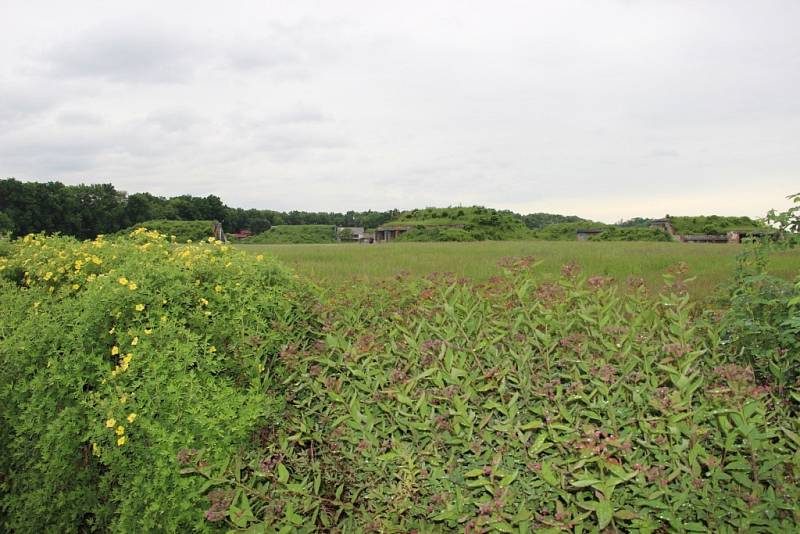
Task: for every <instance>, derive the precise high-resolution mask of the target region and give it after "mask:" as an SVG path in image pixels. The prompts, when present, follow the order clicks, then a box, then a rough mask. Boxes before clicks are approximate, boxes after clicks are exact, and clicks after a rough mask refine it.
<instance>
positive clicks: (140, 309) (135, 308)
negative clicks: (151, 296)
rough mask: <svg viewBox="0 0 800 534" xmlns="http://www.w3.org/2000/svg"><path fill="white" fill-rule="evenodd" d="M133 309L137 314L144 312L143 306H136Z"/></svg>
mask: <svg viewBox="0 0 800 534" xmlns="http://www.w3.org/2000/svg"><path fill="white" fill-rule="evenodd" d="M133 309H134V310H136V311H137V312H140V311H144V304H137V305H136V306H134V307H133Z"/></svg>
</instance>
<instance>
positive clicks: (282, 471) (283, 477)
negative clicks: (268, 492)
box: [278, 463, 289, 484]
mask: <svg viewBox="0 0 800 534" xmlns="http://www.w3.org/2000/svg"><path fill="white" fill-rule="evenodd" d="M278 480H279V481H280V482H281V483H282V484H286V483H287V482H289V470H288V469H286V466H284V465H283V463H279V464H278Z"/></svg>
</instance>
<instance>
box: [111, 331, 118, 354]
mask: <svg viewBox="0 0 800 534" xmlns="http://www.w3.org/2000/svg"><path fill="white" fill-rule="evenodd" d="M111 330H112V332H113V330H114V329H113V328H112V329H111ZM109 333H111V332H109ZM117 354H119V347H118V346H116V345H114V346H113V347H111V355H112V356H116V355H117Z"/></svg>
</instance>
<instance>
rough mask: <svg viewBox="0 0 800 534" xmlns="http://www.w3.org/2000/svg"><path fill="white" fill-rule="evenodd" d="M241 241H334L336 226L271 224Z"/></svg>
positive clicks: (255, 242)
mask: <svg viewBox="0 0 800 534" xmlns="http://www.w3.org/2000/svg"><path fill="white" fill-rule="evenodd" d="M241 242H242V243H249V244H270V243H276V244H278V243H286V244H291V243H335V242H336V227H335V226H333V225H329V224H296V225H288V224H287V225H279V226H273V227H272V228H270V229H269V230H267V231H266V232H261V233H260V234H257V235H254V236H253V237H248V238H247V239H243V240H242V241H241Z"/></svg>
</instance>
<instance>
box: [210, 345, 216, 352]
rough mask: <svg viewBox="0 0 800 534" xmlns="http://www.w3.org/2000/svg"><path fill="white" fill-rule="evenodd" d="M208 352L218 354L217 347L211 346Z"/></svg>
mask: <svg viewBox="0 0 800 534" xmlns="http://www.w3.org/2000/svg"><path fill="white" fill-rule="evenodd" d="M208 352H217V347H215V346H214V345H211V346H210V347H208Z"/></svg>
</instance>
